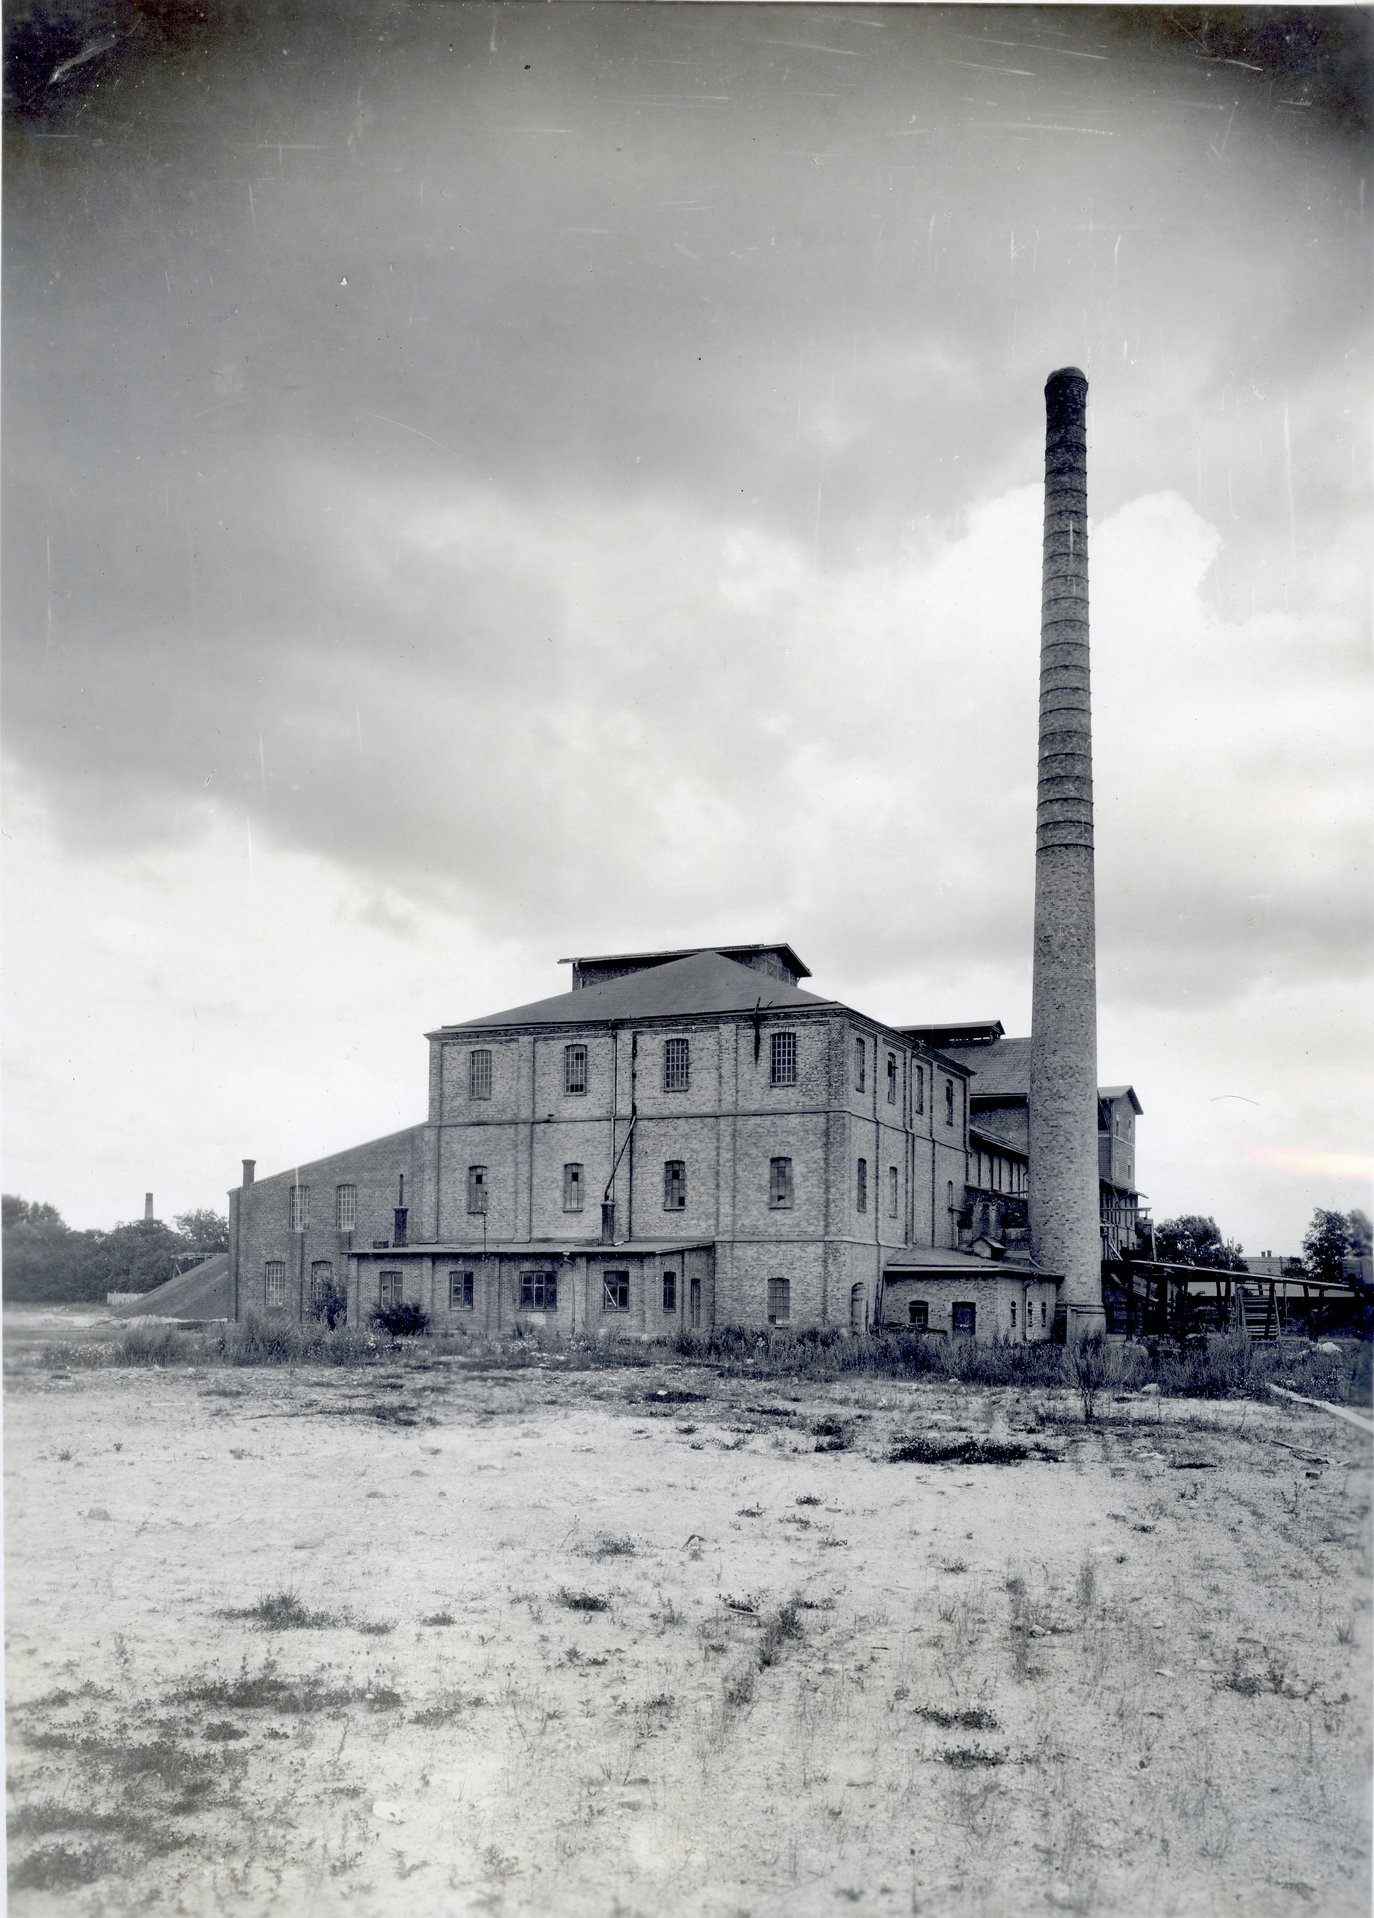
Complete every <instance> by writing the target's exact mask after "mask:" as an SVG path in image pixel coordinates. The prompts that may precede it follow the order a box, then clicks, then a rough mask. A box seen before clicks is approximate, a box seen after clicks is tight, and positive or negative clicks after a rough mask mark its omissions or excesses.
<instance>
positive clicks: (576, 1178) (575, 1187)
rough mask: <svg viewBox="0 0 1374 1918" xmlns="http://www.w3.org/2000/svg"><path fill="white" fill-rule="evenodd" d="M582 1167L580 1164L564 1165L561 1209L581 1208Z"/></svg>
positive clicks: (571, 1210) (570, 1210)
mask: <svg viewBox="0 0 1374 1918" xmlns="http://www.w3.org/2000/svg"><path fill="white" fill-rule="evenodd" d="M583 1183H584V1181H583V1178H582V1168H581V1166H580V1165H565V1166H564V1168H563V1210H564V1211H565V1212H580V1211H581V1210H582V1188H583Z"/></svg>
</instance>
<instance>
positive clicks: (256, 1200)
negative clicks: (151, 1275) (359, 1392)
mask: <svg viewBox="0 0 1374 1918" xmlns="http://www.w3.org/2000/svg"><path fill="white" fill-rule="evenodd" d="M665 974H666V969H665ZM757 976H758V968H753V969H751V976H750V991H749V994H748V997H749V999H753V1000H757V1001H759V1002H760V1004H759V1008H758V1009H757V1010H755V1011H753V1012H738V1013H736V1012H731V1013H727V1014H703V1013H700V1012H691V1013H687V1014H684V1015H683V1016H680V1017H674V1016H672V1014H671V1013H667V1014H663V1015H659V1016H654V1017H651V1018H642V1019H638V1020H625V1021H615V1022H610V1021H606V1020H601V1019H597V1018H588V1019H587V1020H585V1021H580V1020H578V1019H577V1018H576V1017H575V1016H572V1015H571V1014H565V1015H564V1016H563V1017H562V1018H561V1019H560V1020H559V1022H558V1023H556V1024H555V1023H553V1022H552V1021H549V1022H542V1023H541V1022H535V1021H531V1022H529V1023H527V1024H523V1025H522V1024H519V1023H516V1024H512V1025H505V1024H502V1025H498V1026H496V1027H494V1028H493V1027H486V1026H482V1025H477V1026H474V1027H461V1026H460V1027H451V1028H449V1027H446V1028H444V1029H443V1030H441V1031H439V1032H436V1033H433V1034H431V1035H430V1038H429V1043H430V1067H429V1114H428V1117H427V1119H426V1120H425V1122H424V1123H422V1124H420V1125H417V1126H415V1127H412V1128H410V1129H408V1130H406V1131H404V1132H398V1133H393V1134H391V1135H389V1136H388V1137H386V1138H383V1139H377V1140H373V1141H371V1142H370V1143H368V1144H366V1145H363V1146H358V1147H356V1148H354V1149H353V1150H351V1151H348V1152H342V1153H336V1154H333V1155H332V1156H330V1157H329V1158H326V1159H320V1160H317V1161H314V1162H313V1163H311V1164H309V1165H303V1166H300V1167H298V1168H293V1169H292V1170H291V1171H288V1172H282V1173H278V1174H276V1175H274V1176H273V1177H270V1178H263V1179H259V1180H257V1181H256V1182H254V1183H253V1184H250V1185H248V1186H245V1187H242V1188H240V1189H239V1190H238V1191H236V1192H234V1193H232V1194H231V1195H230V1216H231V1228H230V1229H231V1246H230V1265H231V1271H232V1273H233V1274H234V1278H235V1287H236V1289H235V1310H236V1313H237V1314H238V1315H239V1316H243V1315H244V1314H245V1313H247V1312H266V1311H269V1310H270V1311H272V1312H277V1311H281V1312H284V1313H286V1314H287V1315H288V1316H289V1317H292V1318H301V1317H308V1316H309V1314H310V1311H311V1302H312V1290H311V1281H312V1274H327V1275H328V1276H329V1277H331V1278H332V1279H333V1280H334V1281H335V1282H336V1283H339V1284H346V1285H347V1287H348V1292H349V1311H350V1316H352V1317H354V1318H355V1320H356V1319H357V1318H359V1317H365V1316H366V1314H367V1313H368V1312H369V1311H370V1310H371V1309H372V1308H373V1307H375V1305H376V1304H377V1303H378V1298H379V1295H380V1290H381V1286H382V1275H383V1273H385V1274H386V1275H387V1278H386V1286H387V1290H388V1292H389V1294H391V1295H393V1296H399V1297H401V1298H404V1299H407V1300H412V1301H413V1302H414V1303H416V1304H420V1305H423V1307H424V1309H425V1310H426V1311H428V1312H430V1313H431V1314H432V1316H433V1317H434V1319H435V1321H436V1322H437V1323H439V1324H447V1323H450V1322H451V1323H455V1324H470V1325H472V1326H474V1327H480V1328H481V1329H482V1330H483V1331H489V1332H490V1331H495V1330H496V1329H497V1328H498V1325H499V1327H500V1329H502V1330H508V1329H509V1328H510V1326H511V1325H512V1324H513V1323H515V1322H516V1321H517V1320H518V1319H520V1318H521V1317H522V1316H529V1317H532V1318H537V1320H538V1322H539V1323H548V1324H555V1325H557V1326H558V1327H559V1328H560V1329H562V1330H570V1329H573V1328H574V1327H576V1329H578V1330H583V1329H587V1328H589V1327H590V1328H591V1329H593V1330H595V1329H601V1328H605V1327H610V1326H619V1327H621V1328H629V1329H633V1330H635V1331H642V1332H646V1333H653V1332H662V1331H665V1330H672V1329H674V1328H675V1327H677V1326H680V1325H685V1324H687V1323H688V1322H689V1320H690V1313H691V1303H692V1299H693V1297H694V1296H695V1298H696V1300H697V1311H698V1317H699V1322H700V1323H701V1324H702V1325H703V1326H710V1325H714V1324H722V1323H729V1324H741V1325H763V1324H766V1323H768V1322H769V1319H770V1317H771V1318H772V1319H773V1320H774V1322H783V1323H789V1324H794V1325H799V1326H800V1325H814V1324H838V1325H848V1324H850V1323H851V1316H852V1315H855V1316H857V1320H858V1322H860V1323H862V1324H864V1325H867V1324H869V1323H871V1322H872V1319H873V1315H874V1313H875V1311H876V1310H877V1309H878V1301H879V1299H880V1296H881V1292H882V1280H883V1270H884V1262H885V1260H886V1259H888V1258H889V1257H891V1256H892V1255H893V1254H894V1253H899V1252H900V1251H901V1250H902V1249H903V1248H906V1247H910V1246H913V1245H923V1246H937V1247H942V1246H953V1245H955V1244H956V1243H957V1238H958V1218H959V1211H960V1208H961V1207H962V1205H963V1203H964V1182H965V1175H966V1170H967V1153H968V1099H967V1086H966V1077H967V1075H966V1074H965V1073H964V1072H963V1071H962V1070H961V1069H960V1068H959V1067H958V1066H957V1065H956V1066H952V1065H951V1064H950V1063H949V1062H948V1061H947V1060H945V1059H942V1058H940V1057H938V1056H937V1055H936V1054H935V1053H933V1052H932V1051H931V1050H930V1049H929V1048H927V1047H925V1046H924V1045H922V1044H920V1043H919V1042H916V1041H913V1040H911V1039H909V1038H907V1037H904V1036H903V1035H901V1034H898V1033H895V1032H892V1031H891V1030H889V1029H888V1028H886V1027H884V1026H882V1025H880V1024H878V1023H877V1022H875V1021H873V1020H871V1019H868V1018H866V1017H865V1016H864V1015H863V1014H860V1013H857V1012H854V1011H852V1010H851V1009H849V1008H847V1007H843V1006H838V1005H835V1004H833V1003H831V1002H828V1001H811V1000H810V997H809V995H804V994H797V995H795V997H797V998H799V999H802V1000H804V1001H806V1003H803V1004H797V1005H784V1006H781V1007H777V1008H764V1007H763V1006H762V1004H761V1001H762V1000H763V999H764V998H765V997H766V996H767V990H768V989H767V987H766V986H765V988H764V990H763V991H762V992H759V991H758V990H757V988H756V986H755V984H754V981H755V980H756V979H757ZM593 997H594V994H593V993H592V992H591V991H590V990H588V989H587V988H586V987H585V986H584V987H581V988H579V989H578V992H577V999H578V1000H579V1001H581V1000H584V999H585V1000H587V1001H589V1002H590V1001H591V1000H592V998H593ZM775 1039H776V1045H775ZM674 1042H678V1043H674ZM681 1042H685V1050H684V1045H683V1044H682V1043H681ZM778 1048H781V1050H779V1049H778ZM475 1055H478V1056H475ZM775 1060H776V1061H780V1062H781V1063H780V1064H778V1063H775ZM947 1085H948V1086H949V1087H950V1088H951V1091H950V1092H949V1093H947V1092H946V1090H945V1088H946V1086H947ZM861 1164H862V1168H863V1171H862V1175H861V1173H860V1166H861ZM861 1177H862V1181H863V1184H862V1188H861V1183H860V1181H861ZM348 1187H351V1188H353V1204H354V1207H355V1210H354V1213H353V1215H352V1216H353V1223H352V1225H351V1227H350V1226H345V1225H340V1224H339V1223H337V1221H338V1220H339V1218H340V1217H341V1216H343V1217H347V1216H349V1215H348V1214H347V1213H345V1214H343V1215H341V1214H340V1213H339V1211H338V1205H339V1191H340V1188H348ZM293 1188H299V1189H301V1190H302V1191H303V1192H304V1193H306V1194H308V1199H307V1200H306V1201H305V1202H304V1203H303V1204H302V1202H300V1201H297V1202H294V1203H296V1204H297V1207H298V1210H297V1212H296V1213H294V1214H293V1211H292V1206H293V1200H292V1190H293ZM603 1196H609V1198H610V1200H611V1202H612V1203H613V1204H614V1208H615V1213H614V1230H615V1241H616V1242H615V1244H614V1245H613V1246H609V1247H607V1246H602V1245H601V1244H600V1243H599V1241H600V1238H601V1230H602V1201H603ZM401 1208H404V1215H405V1216H404V1220H403V1221H402V1220H400V1219H399V1218H398V1212H399V1210H400V1209H401ZM402 1229H403V1232H404V1240H405V1242H404V1244H401V1243H398V1237H399V1233H400V1231H401V1230H402ZM522 1248H528V1250H523V1249H522ZM608 1260H610V1261H611V1262H612V1264H613V1265H614V1263H615V1261H621V1263H622V1266H623V1269H626V1270H627V1271H628V1272H629V1274H630V1279H629V1299H628V1303H627V1305H626V1307H625V1308H624V1309H623V1310H610V1309H606V1308H605V1307H604V1305H603V1299H602V1290H603V1287H602V1280H601V1278H600V1277H599V1276H598V1275H599V1274H600V1273H601V1272H602V1270H603V1268H604V1267H605V1265H606V1262H607V1261H608ZM531 1261H533V1262H534V1263H533V1264H532V1263H531ZM536 1266H538V1267H539V1269H541V1270H548V1271H556V1273H557V1285H556V1287H555V1288H552V1289H554V1290H555V1291H556V1296H557V1304H556V1306H555V1307H553V1308H552V1309H546V1308H542V1307H541V1308H539V1309H538V1310H537V1311H533V1310H532V1309H531V1308H529V1307H522V1306H521V1304H520V1296H521V1285H522V1281H521V1277H520V1274H521V1272H522V1271H532V1270H534V1269H535V1267H536ZM616 1269H621V1268H620V1267H617V1268H616ZM665 1271H668V1272H672V1273H674V1275H675V1278H674V1284H673V1286H672V1287H670V1291H671V1292H673V1293H675V1297H674V1300H673V1304H672V1306H671V1308H665V1305H664V1286H663V1275H664V1273H665ZM451 1272H458V1273H460V1274H466V1273H471V1274H472V1285H471V1291H472V1298H473V1302H472V1304H471V1305H468V1304H466V1303H464V1302H461V1294H462V1293H463V1291H464V1290H465V1287H466V1281H464V1282H463V1283H462V1284H460V1285H459V1293H460V1303H458V1304H457V1305H453V1304H451V1303H450V1295H451V1290H452V1286H451V1282H450V1278H449V1274H450V1273H451ZM393 1275H394V1276H393ZM693 1281H695V1293H694V1292H693ZM783 1282H785V1283H783ZM536 1289H537V1288H536Z"/></svg>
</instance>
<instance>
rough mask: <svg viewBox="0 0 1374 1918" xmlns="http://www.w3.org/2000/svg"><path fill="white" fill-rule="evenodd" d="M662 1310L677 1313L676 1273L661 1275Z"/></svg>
mask: <svg viewBox="0 0 1374 1918" xmlns="http://www.w3.org/2000/svg"><path fill="white" fill-rule="evenodd" d="M663 1309H664V1311H665V1312H676V1311H677V1273H676V1272H665V1273H664V1274H663Z"/></svg>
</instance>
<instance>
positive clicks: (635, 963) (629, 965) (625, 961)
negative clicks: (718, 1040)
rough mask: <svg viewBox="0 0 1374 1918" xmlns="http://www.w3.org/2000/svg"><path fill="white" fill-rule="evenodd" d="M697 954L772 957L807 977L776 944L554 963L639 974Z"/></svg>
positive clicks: (800, 964)
mask: <svg viewBox="0 0 1374 1918" xmlns="http://www.w3.org/2000/svg"><path fill="white" fill-rule="evenodd" d="M698 952H718V953H719V954H720V955H721V957H722V958H723V959H735V958H740V959H741V960H742V959H743V958H745V957H746V956H748V957H751V958H766V957H768V956H769V955H770V954H773V955H776V957H777V958H778V959H780V960H781V961H782V963H783V965H785V966H786V967H787V969H788V971H789V972H790V973H791V974H792V976H793V977H794V978H796V979H809V978H810V977H811V968H810V966H808V965H805V964H804V963H803V962H802V960H801V959H800V958H799V957H798V955H797V954H796V953H795V952H794V951H793V950H792V948H791V946H788V945H783V944H779V943H774V944H773V945H754V946H677V947H675V948H674V949H673V950H672V951H669V952H598V953H590V954H586V953H581V954H577V955H576V956H574V957H573V958H571V959H560V960H559V962H558V963H559V965H560V966H572V967H573V968H574V971H576V969H577V968H578V967H587V968H589V969H595V968H596V967H598V966H621V967H624V968H625V970H626V971H627V972H628V971H634V972H639V971H645V970H647V969H648V967H650V966H664V965H668V964H670V963H671V962H672V961H673V960H674V959H690V958H691V957H692V956H693V955H694V954H695V953H698ZM755 970H757V968H755Z"/></svg>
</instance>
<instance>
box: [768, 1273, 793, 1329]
mask: <svg viewBox="0 0 1374 1918" xmlns="http://www.w3.org/2000/svg"><path fill="white" fill-rule="evenodd" d="M791 1316H792V1281H791V1280H790V1279H770V1280H769V1281H768V1323H769V1324H770V1325H786V1324H787V1321H788V1320H789V1319H790V1318H791Z"/></svg>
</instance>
